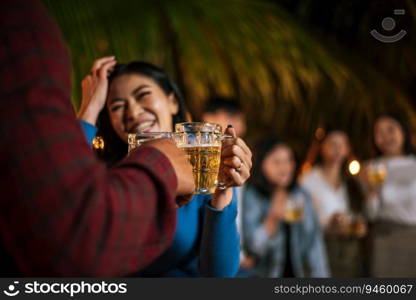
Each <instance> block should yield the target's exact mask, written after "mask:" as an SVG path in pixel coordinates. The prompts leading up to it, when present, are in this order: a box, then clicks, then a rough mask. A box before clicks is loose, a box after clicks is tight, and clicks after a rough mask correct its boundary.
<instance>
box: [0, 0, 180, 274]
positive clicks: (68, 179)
mask: <svg viewBox="0 0 416 300" xmlns="http://www.w3.org/2000/svg"><path fill="white" fill-rule="evenodd" d="M84 138H85V137H84V136H83V133H82V131H81V128H80V126H79V124H78V123H77V120H76V118H75V114H74V112H73V109H72V106H71V104H70V68H69V58H68V54H67V49H66V48H65V45H64V43H63V41H62V38H61V35H60V33H59V30H58V28H57V26H56V24H55V23H54V22H53V21H52V20H51V19H50V17H49V16H48V14H47V12H46V10H45V8H44V7H43V6H42V5H41V3H40V2H38V1H29V0H2V1H1V2H0V165H1V166H2V167H1V168H0V189H1V198H0V247H1V248H3V249H4V250H5V252H6V253H7V254H9V255H10V256H11V257H13V259H14V260H15V264H16V265H17V266H18V268H19V270H20V271H21V272H23V274H24V275H28V276H106V277H110V276H122V275H126V274H129V273H131V272H134V271H137V270H139V269H141V268H143V267H145V266H146V265H148V264H149V263H150V262H151V261H152V260H153V259H154V258H155V257H157V256H158V255H160V253H161V252H162V251H164V250H165V249H166V248H167V247H168V246H169V244H170V242H171V240H172V238H173V232H174V230H175V222H176V219H175V217H176V209H175V201H174V197H175V190H176V186H177V179H176V175H175V173H174V170H173V168H172V166H171V164H170V162H169V160H168V159H167V158H166V157H165V156H164V155H163V154H162V153H160V152H158V151H157V150H155V149H152V148H143V149H140V150H137V151H136V152H134V153H133V154H131V155H130V156H129V157H128V158H127V159H125V160H124V161H122V162H120V163H119V164H118V165H117V166H115V167H114V168H113V169H107V168H106V167H105V166H104V165H103V164H101V163H100V162H98V161H97V159H96V157H95V155H94V154H93V152H92V151H91V149H89V147H88V145H87V144H86V143H85V141H84Z"/></svg>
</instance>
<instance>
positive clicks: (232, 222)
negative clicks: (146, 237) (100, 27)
mask: <svg viewBox="0 0 416 300" xmlns="http://www.w3.org/2000/svg"><path fill="white" fill-rule="evenodd" d="M83 89H84V92H83V99H82V108H81V110H80V113H79V118H80V119H81V124H82V125H83V128H84V130H85V131H86V133H88V130H89V129H88V128H90V129H91V127H92V128H93V129H95V130H96V129H97V128H96V127H95V125H96V124H95V123H97V125H98V134H99V135H100V136H102V137H103V138H104V141H105V147H104V149H102V150H100V151H98V154H99V155H100V156H101V158H102V159H103V160H104V161H105V162H106V163H107V164H108V165H114V164H115V163H117V162H119V161H120V160H122V159H123V158H124V157H125V156H126V155H127V141H128V134H129V133H137V132H161V131H162V132H171V131H172V130H173V126H174V124H176V123H180V122H184V121H185V118H186V107H185V103H184V101H183V98H182V96H181V94H180V92H179V90H178V88H177V87H176V85H175V84H174V83H173V82H172V81H171V80H170V79H169V77H168V75H167V74H166V73H165V72H164V71H163V70H162V69H160V68H158V67H156V66H154V65H151V64H149V63H146V62H139V61H134V62H130V63H128V64H116V63H115V60H114V57H104V58H100V59H97V60H96V61H95V62H94V64H93V67H92V70H91V72H90V74H89V75H88V76H87V77H86V79H85V80H84V84H83ZM100 111H101V112H100ZM96 121H97V122H96ZM226 133H227V134H228V135H231V136H233V137H234V138H233V139H232V142H231V143H230V144H228V143H227V144H226V145H223V147H222V152H221V164H220V171H219V173H220V174H219V177H221V178H226V177H228V178H229V181H228V183H229V186H227V188H225V189H218V188H217V189H216V190H215V192H214V194H213V195H204V194H198V195H194V196H193V198H192V201H191V202H190V203H187V204H186V205H184V206H181V207H179V208H178V210H177V220H178V221H177V228H176V232H175V238H174V241H173V244H172V245H171V247H170V248H169V249H168V250H167V251H166V252H165V253H164V254H162V255H161V257H160V258H159V259H158V260H156V261H155V262H154V263H153V264H152V265H151V266H149V267H148V268H147V269H146V270H144V271H143V272H141V273H140V274H137V275H139V276H152V277H153V276H156V277H161V276H169V277H175V276H181V277H183V276H186V277H190V276H192V277H194V276H209V277H232V276H234V275H235V273H236V272H237V269H238V266H239V249H240V248H239V238H238V233H237V226H236V216H237V205H236V200H235V199H233V198H234V197H233V192H232V189H231V187H232V186H239V185H242V184H244V182H245V181H246V180H247V178H248V177H249V175H250V169H251V152H250V149H248V147H247V146H246V144H245V143H244V142H243V141H242V140H241V139H239V138H237V137H236V136H235V131H234V129H232V128H227V129H226ZM94 135H95V131H93V134H87V137H88V141H89V143H91V140H92V138H93V137H94ZM143 147H146V146H145V145H144V146H143ZM154 163H156V164H157V162H154ZM141 192H145V191H138V193H141Z"/></svg>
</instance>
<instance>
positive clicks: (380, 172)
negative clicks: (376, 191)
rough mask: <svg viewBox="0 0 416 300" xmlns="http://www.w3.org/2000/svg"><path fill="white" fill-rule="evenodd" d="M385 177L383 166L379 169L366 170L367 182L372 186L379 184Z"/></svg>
mask: <svg viewBox="0 0 416 300" xmlns="http://www.w3.org/2000/svg"><path fill="white" fill-rule="evenodd" d="M385 179H386V170H385V169H383V168H380V169H370V170H368V182H369V183H370V184H371V185H373V186H379V185H382V184H383V183H384V180H385Z"/></svg>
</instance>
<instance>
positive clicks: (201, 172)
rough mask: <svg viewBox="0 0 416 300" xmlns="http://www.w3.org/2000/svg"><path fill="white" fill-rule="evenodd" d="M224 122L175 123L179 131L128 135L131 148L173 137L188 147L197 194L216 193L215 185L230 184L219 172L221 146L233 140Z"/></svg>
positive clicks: (181, 147) (180, 145)
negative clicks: (224, 127) (222, 127)
mask: <svg viewBox="0 0 416 300" xmlns="http://www.w3.org/2000/svg"><path fill="white" fill-rule="evenodd" d="M221 130H222V129H221V126H220V125H218V124H214V123H202V122H201V123H199V122H188V123H179V124H176V126H175V132H144V133H140V132H139V133H131V134H129V136H128V152H129V153H130V152H131V151H132V150H134V149H136V148H137V147H139V146H140V145H142V144H143V143H144V142H147V141H150V140H154V139H161V138H171V139H173V140H174V141H175V143H176V146H177V147H178V148H180V149H182V150H183V151H185V153H186V155H187V156H188V160H189V162H190V163H191V164H192V168H193V177H194V180H195V187H196V189H195V193H196V194H212V193H214V192H215V189H216V188H217V187H218V188H219V189H225V188H226V187H227V184H226V183H225V181H226V180H227V178H226V179H224V181H220V180H219V178H218V173H219V170H220V164H221V146H222V141H223V140H233V139H234V138H233V137H231V136H226V135H223V134H222V131H221Z"/></svg>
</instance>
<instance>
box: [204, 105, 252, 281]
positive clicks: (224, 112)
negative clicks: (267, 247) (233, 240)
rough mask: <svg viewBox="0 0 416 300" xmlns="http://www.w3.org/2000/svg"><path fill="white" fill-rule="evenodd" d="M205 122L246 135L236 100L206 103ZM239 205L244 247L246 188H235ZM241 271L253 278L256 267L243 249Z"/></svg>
mask: <svg viewBox="0 0 416 300" xmlns="http://www.w3.org/2000/svg"><path fill="white" fill-rule="evenodd" d="M201 119H202V121H203V122H211V123H217V124H220V125H221V127H223V128H226V126H228V125H232V126H233V127H234V128H235V132H236V134H237V136H238V137H244V136H245V134H246V129H247V125H246V121H247V120H246V115H245V113H244V111H243V110H242V108H241V104H240V102H239V101H238V100H237V99H235V98H227V97H214V98H210V99H208V100H207V101H206V103H205V107H204V110H203V112H202V115H201ZM234 190H235V193H236V196H237V203H238V215H237V225H238V231H239V233H240V238H241V244H242V245H243V233H242V225H241V222H242V220H241V218H242V213H243V212H242V210H243V207H242V195H243V191H244V186H241V187H235V188H234ZM240 259H241V260H240V271H239V274H238V276H241V277H246V276H252V275H253V273H252V268H253V267H254V258H253V257H250V256H248V255H247V254H246V253H245V251H244V249H241V253H240Z"/></svg>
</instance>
